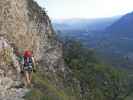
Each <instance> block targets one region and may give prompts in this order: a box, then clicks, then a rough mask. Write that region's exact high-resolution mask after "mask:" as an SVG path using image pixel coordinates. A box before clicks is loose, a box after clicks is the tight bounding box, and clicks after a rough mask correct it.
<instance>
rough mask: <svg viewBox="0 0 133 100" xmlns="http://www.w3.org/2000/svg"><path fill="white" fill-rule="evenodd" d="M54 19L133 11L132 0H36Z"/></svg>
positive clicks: (108, 15)
mask: <svg viewBox="0 0 133 100" xmlns="http://www.w3.org/2000/svg"><path fill="white" fill-rule="evenodd" d="M36 1H37V2H38V3H39V4H40V5H41V6H42V7H44V8H46V10H47V11H48V15H49V16H50V17H51V18H52V19H54V18H56V19H61V18H62V19H64V18H98V17H110V16H116V15H122V14H125V13H128V12H131V11H133V0H36Z"/></svg>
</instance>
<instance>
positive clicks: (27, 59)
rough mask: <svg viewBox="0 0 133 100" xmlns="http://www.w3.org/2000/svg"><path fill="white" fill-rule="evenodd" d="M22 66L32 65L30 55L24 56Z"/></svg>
mask: <svg viewBox="0 0 133 100" xmlns="http://www.w3.org/2000/svg"><path fill="white" fill-rule="evenodd" d="M24 66H26V67H32V66H33V60H32V57H24Z"/></svg>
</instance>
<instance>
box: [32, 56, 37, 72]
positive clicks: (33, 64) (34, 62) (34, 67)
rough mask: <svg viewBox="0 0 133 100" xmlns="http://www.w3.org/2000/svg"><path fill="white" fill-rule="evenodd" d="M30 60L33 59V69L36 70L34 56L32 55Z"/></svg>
mask: <svg viewBox="0 0 133 100" xmlns="http://www.w3.org/2000/svg"><path fill="white" fill-rule="evenodd" d="M32 61H33V71H36V63H35V59H34V57H32Z"/></svg>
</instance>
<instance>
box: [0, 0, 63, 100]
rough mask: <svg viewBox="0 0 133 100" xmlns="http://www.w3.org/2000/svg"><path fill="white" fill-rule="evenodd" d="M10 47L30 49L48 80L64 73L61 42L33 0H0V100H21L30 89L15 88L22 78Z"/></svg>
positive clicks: (42, 10) (43, 12) (46, 16)
mask: <svg viewBox="0 0 133 100" xmlns="http://www.w3.org/2000/svg"><path fill="white" fill-rule="evenodd" d="M3 43H4V46H5V47H4V48H3V47H2V44H3ZM13 46H15V47H16V48H19V49H21V50H22V51H23V50H26V49H30V50H33V53H34V56H35V58H36V61H38V62H39V65H38V67H39V69H38V70H40V71H41V72H42V73H44V74H45V76H48V77H49V79H51V80H53V76H54V79H55V81H56V82H58V79H57V78H56V75H57V73H62V77H64V76H65V67H64V61H63V59H62V58H63V57H62V45H61V44H60V43H59V42H58V41H57V40H56V39H55V33H54V31H53V28H52V25H51V22H50V19H49V17H48V15H47V14H46V13H45V11H44V9H42V8H41V7H39V6H38V4H37V3H36V2H34V1H33V0H0V100H23V98H22V97H23V96H24V95H25V93H27V92H28V91H29V90H28V89H23V88H16V87H17V86H19V85H20V84H21V81H20V80H21V77H20V72H19V65H16V63H17V61H16V56H15V54H14V52H13ZM60 85H61V83H60Z"/></svg>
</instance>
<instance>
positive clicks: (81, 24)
mask: <svg viewBox="0 0 133 100" xmlns="http://www.w3.org/2000/svg"><path fill="white" fill-rule="evenodd" d="M119 18H120V16H117V17H112V18H98V19H66V20H53V26H54V28H55V29H56V30H57V31H63V32H64V31H67V32H73V31H76V32H77V31H82V32H88V31H102V30H105V29H106V28H107V27H109V26H110V25H111V24H113V23H114V22H115V21H117V20H118V19H119Z"/></svg>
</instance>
